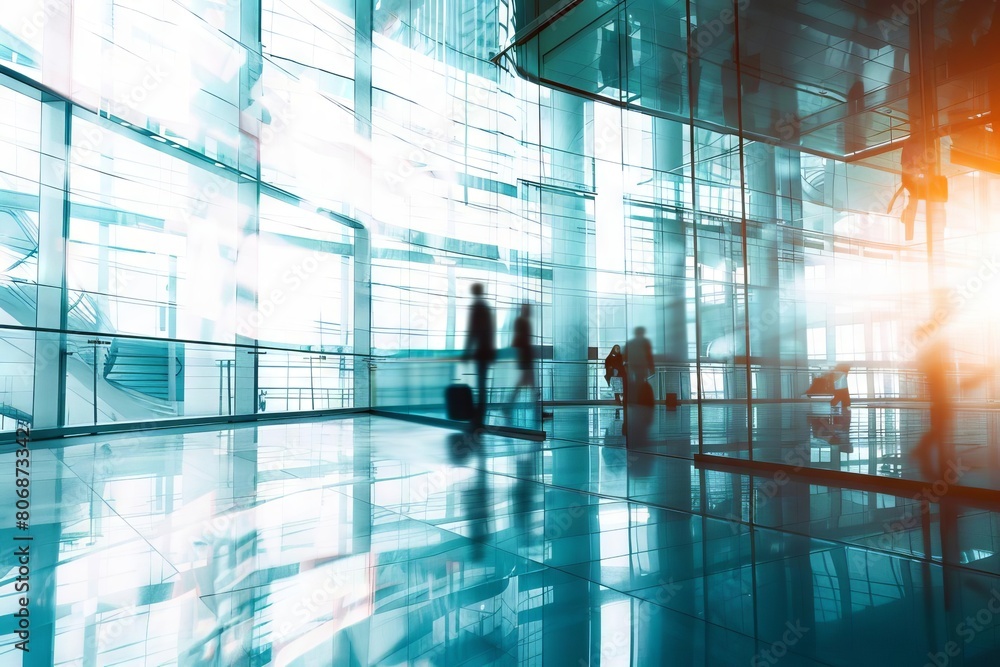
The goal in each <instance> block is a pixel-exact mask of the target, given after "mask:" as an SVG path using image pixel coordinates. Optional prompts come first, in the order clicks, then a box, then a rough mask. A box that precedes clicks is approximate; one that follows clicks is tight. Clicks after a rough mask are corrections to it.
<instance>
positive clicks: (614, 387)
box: [608, 375, 625, 394]
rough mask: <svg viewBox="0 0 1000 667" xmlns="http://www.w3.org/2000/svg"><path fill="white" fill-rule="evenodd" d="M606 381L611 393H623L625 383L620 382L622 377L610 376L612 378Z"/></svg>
mask: <svg viewBox="0 0 1000 667" xmlns="http://www.w3.org/2000/svg"><path fill="white" fill-rule="evenodd" d="M608 382H609V385H610V386H611V391H612V392H613V393H615V394H624V393H625V383H624V382H622V378H621V377H619V376H617V375H615V376H612V378H611V379H610V380H609V381H608Z"/></svg>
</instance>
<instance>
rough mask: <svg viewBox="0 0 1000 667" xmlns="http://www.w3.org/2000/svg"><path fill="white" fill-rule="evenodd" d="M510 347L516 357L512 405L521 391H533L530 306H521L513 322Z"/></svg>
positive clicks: (533, 347) (533, 349)
mask: <svg viewBox="0 0 1000 667" xmlns="http://www.w3.org/2000/svg"><path fill="white" fill-rule="evenodd" d="M510 346H511V347H512V348H514V352H515V354H516V355H517V369H518V371H519V373H518V376H517V384H516V385H514V390H513V391H511V392H510V400H509V401H508V403H511V404H513V403H514V399H515V398H517V394H518V392H520V391H521V389H527V390H528V392H529V394H530V393H531V392H532V390H533V389H535V387H536V384H535V346H534V345H533V344H532V339H531V306H530V305H529V304H527V303H523V304H521V314H520V316H518V318H517V319H516V320H514V340H512V341H511V343H510Z"/></svg>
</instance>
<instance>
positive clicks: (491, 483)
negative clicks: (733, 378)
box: [0, 405, 1000, 667]
mask: <svg viewBox="0 0 1000 667" xmlns="http://www.w3.org/2000/svg"><path fill="white" fill-rule="evenodd" d="M788 407H789V406H785V407H784V408H781V409H778V408H777V406H776V409H778V412H777V413H775V414H766V411H765V413H764V414H761V413H758V414H759V415H760V416H761V417H767V420H768V422H767V423H766V424H765V423H764V421H765V420H764V419H762V418H755V425H754V428H755V439H758V440H757V441H761V440H759V439H764V438H767V437H770V436H768V434H773V437H774V442H775V443H783V444H782V446H784V444H788V443H791V442H792V441H795V442H796V443H798V440H800V439H802V438H805V439H806V440H805V441H806V442H809V443H810V446H809V447H810V451H811V452H812V453H810V455H809V456H810V458H816V459H817V460H818V461H819V462H822V459H823V458H824V457H829V456H832V454H831V452H832V450H833V449H838V454H837V455H838V456H839V452H840V451H842V449H841V448H840V446H839V445H837V446H833V445H830V444H829V442H827V443H826V444H825V445H824V444H822V442H820V441H821V440H822V438H819V440H816V439H815V438H814V436H815V435H816V434H815V430H814V429H813V428H812V426H811V424H810V423H809V422H807V421H806V417H808V416H809V414H808V413H807V412H802V411H803V410H817V411H820V410H821V406H809V405H807V406H802V407H799V406H791V413H788V414H791V417H790V420H791V421H789V422H787V424H786V422H785V421H784V420H785V415H786V408H788ZM660 410H661V412H659V413H657V414H656V415H654V416H653V423H652V425H651V427H650V429H649V436H648V437H647V438H645V439H644V440H642V441H641V442H635V441H633V442H630V443H629V447H627V448H626V447H625V446H624V444H625V443H624V438H622V436H621V435H620V421H619V420H616V419H615V417H614V409H613V408H605V407H601V408H565V409H557V410H556V414H555V419H554V420H553V421H547V422H546V428H547V429H549V438H548V440H546V441H545V442H542V443H537V442H526V441H520V440H511V439H505V438H499V437H494V436H489V437H486V438H485V439H484V441H483V442H482V443H481V444H480V446H478V447H475V448H470V447H469V446H468V443H467V441H466V439H465V438H463V437H462V435H461V434H457V433H455V432H451V431H448V430H446V429H441V428H436V427H432V426H422V425H416V424H413V423H407V422H403V421H397V420H393V419H389V418H383V417H371V416H354V417H349V418H341V419H330V420H325V421H310V422H284V423H270V424H264V425H257V426H252V425H251V426H238V427H233V428H219V427H212V428H207V427H206V428H202V429H199V430H186V431H183V432H181V431H170V430H164V431H156V432H148V433H143V434H139V435H135V434H122V435H117V436H103V437H99V438H77V439H73V440H69V441H64V442H60V443H41V442H32V443H31V446H32V449H33V454H32V463H31V473H32V477H31V479H32V486H31V490H32V503H33V504H32V514H31V518H32V521H31V530H30V531H29V532H30V534H31V536H32V537H33V541H32V546H31V549H32V555H33V560H32V565H31V567H32V582H33V589H32V590H33V592H34V594H36V595H37V596H39V598H38V599H37V601H36V603H35V604H37V607H36V608H35V611H33V616H32V626H31V627H32V651H33V653H34V651H36V650H37V651H38V653H37V654H36V655H38V656H39V659H41V656H44V655H45V651H51V652H52V660H51V661H50V660H48V659H44V660H42V662H39V663H38V664H49V663H50V662H52V663H54V664H57V665H73V666H76V665H81V666H90V665H141V664H148V665H163V664H181V665H227V666H228V665H268V664H273V665H302V666H307V665H344V666H348V665H350V666H353V665H488V664H502V665H546V666H548V665H558V666H566V667H570V666H572V667H578V666H580V665H635V666H640V665H642V666H646V665H706V666H712V667H715V666H717V665H747V664H751V665H773V664H778V662H780V663H781V664H782V665H789V666H792V665H879V666H885V665H915V666H921V665H925V664H937V665H943V664H947V665H967V666H968V665H995V664H997V659H998V656H1000V580H998V577H997V575H998V573H1000V566H998V564H997V557H996V556H995V555H994V553H995V551H996V545H995V544H994V540H995V537H994V536H995V535H1000V529H998V524H1000V521H998V514H997V513H995V512H993V511H991V510H990V509H989V508H982V507H976V508H971V507H964V506H963V507H958V508H956V509H955V512H956V516H957V519H955V520H953V521H951V523H950V524H949V525H953V527H952V528H948V529H946V530H945V531H944V533H945V539H944V540H942V537H941V534H942V531H941V529H940V526H941V524H942V521H941V518H940V517H941V512H942V510H941V506H940V505H937V504H935V505H931V506H929V509H928V510H927V511H926V512H925V513H922V512H924V511H923V510H922V507H923V506H922V505H921V504H919V503H917V502H914V501H912V500H911V499H903V498H897V497H893V496H888V495H885V494H879V493H871V492H867V491H862V490H855V489H851V488H832V487H830V486H820V485H817V484H814V483H809V482H804V481H800V480H797V479H794V478H787V479H786V478H783V477H774V478H763V479H762V478H755V479H751V478H750V477H749V476H748V475H745V474H738V473H733V472H726V471H718V470H708V469H704V468H700V467H697V466H695V465H694V464H693V461H692V457H693V455H694V454H695V453H696V452H697V449H696V448H693V447H692V444H691V443H692V442H694V441H696V439H697V434H698V430H699V429H698V423H697V418H696V415H692V411H691V409H690V408H681V409H680V410H678V411H676V412H669V413H668V412H666V411H665V410H663V409H662V408H660ZM733 410H735V411H736V412H733ZM738 410H739V408H735V407H734V408H725V409H723V412H721V413H719V414H718V415H715V414H713V415H708V414H707V413H706V414H704V415H703V418H704V420H705V422H704V426H703V427H702V429H701V430H702V431H703V433H704V434H706V435H709V436H711V435H712V434H714V433H718V434H719V439H720V440H724V439H728V441H729V442H733V441H734V438H733V437H730V436H732V434H731V433H730V434H729V436H726V435H724V434H722V432H723V431H724V430H725V429H727V428H729V427H728V426H726V423H727V422H726V419H729V422H728V423H730V424H738V423H740V416H739V414H738ZM879 414H880V413H878V412H874V413H872V412H867V411H865V410H856V411H853V413H852V415H857V416H852V421H851V424H852V426H851V433H852V439H853V451H852V452H849V453H848V454H847V456H846V460H847V461H848V462H849V463H848V465H852V466H857V467H860V468H863V469H865V470H869V469H871V467H872V466H873V465H874V469H875V473H876V474H882V473H883V471H882V465H883V463H882V458H881V457H882V456H883V455H884V452H886V451H888V447H889V444H887V443H883V442H881V441H880V440H879V437H878V436H877V435H876V436H875V437H873V438H871V437H869V435H867V434H866V435H865V436H864V437H861V434H860V431H859V429H861V427H860V426H858V424H861V423H862V422H864V423H865V424H872V423H876V424H877V423H878V422H879V420H880V419H883V418H886V419H887V418H888V417H885V416H884V415H883V417H880V416H879ZM726 415H728V417H726ZM723 417H725V418H723ZM914 419H915V420H918V419H919V417H918V416H914ZM775 420H777V421H775ZM854 420H857V422H855V421H854ZM803 423H805V425H803ZM746 428H747V426H746V421H745V418H744V421H743V422H742V429H743V430H744V431H746ZM885 430H886V432H888V431H890V430H891V429H890V426H889V425H888V424H887V425H886V426H885ZM909 430H910V429H909V427H908V428H907V429H906V430H905V431H904V432H905V433H908V432H909ZM912 430H913V432H914V433H917V431H918V430H919V424H918V423H916V422H915V423H914V424H913V428H912ZM866 433H867V432H866ZM786 440H787V443H786ZM49 444H54V445H55V446H52V447H49V446H48V445H49ZM798 444H801V443H798ZM727 446H730V447H731V445H727ZM791 446H794V445H791ZM880 447H881V448H882V449H880ZM775 448H776V451H777V448H778V445H777V444H776V445H775ZM737 449H738V447H737ZM872 457H878V458H876V460H875V461H874V463H873V462H872V460H871V459H872ZM0 459H2V462H3V465H2V466H0V488H3V489H10V490H11V491H10V493H11V494H12V493H13V488H14V475H13V469H14V465H13V459H14V455H13V454H12V453H4V454H2V455H0ZM838 460H839V461H841V465H845V464H844V463H843V461H844V460H845V458H843V457H842V458H839V459H838ZM865 470H860V471H861V472H864V471H865ZM907 470H908V469H907V468H906V467H905V466H904V467H903V468H902V469H901V472H899V471H897V473H898V474H903V475H906V474H909V473H908V472H907ZM885 474H890V473H888V472H887V473H885ZM752 489H756V491H752ZM5 493H7V492H6V491H5ZM751 500H752V502H751ZM5 506H6V507H8V508H12V503H5ZM12 511H13V510H12V509H8V510H7V514H8V516H7V517H6V518H5V520H4V521H3V523H2V524H0V525H2V528H3V530H4V533H5V534H4V539H3V540H2V544H3V545H4V547H3V548H4V553H5V557H4V560H3V563H4V564H5V566H9V564H10V563H12V562H13V561H14V559H13V556H12V555H11V551H12V550H13V547H12V546H9V545H12V544H14V542H13V540H12V538H13V534H14V532H15V529H14V528H13V526H14V517H13V516H12V515H11V513H12ZM949 544H952V545H953V546H957V550H956V549H955V548H952V547H949ZM928 547H929V549H928ZM943 561H947V562H948V563H951V564H950V565H944V564H943ZM16 574H17V572H16V570H15V569H6V570H5V573H4V575H3V591H4V597H3V598H2V599H3V605H4V615H7V614H8V613H13V610H14V609H15V608H16V599H15V596H14V593H13V587H12V586H11V583H12V582H13V580H14V577H15V576H16ZM34 582H37V588H36V587H34ZM4 633H5V634H4V636H3V639H4V641H3V647H4V648H3V651H5V652H6V653H0V664H4V662H5V660H6V659H7V658H9V657H11V656H12V654H11V652H12V651H14V650H15V649H14V648H13V645H14V638H13V637H14V636H13V634H11V632H10V626H9V625H7V626H6V627H5V628H4ZM53 639H54V641H53ZM948 650H952V653H954V654H955V655H948V654H947V653H946V651H948ZM942 661H943V662H942Z"/></svg>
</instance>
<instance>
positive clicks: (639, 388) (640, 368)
mask: <svg viewBox="0 0 1000 667" xmlns="http://www.w3.org/2000/svg"><path fill="white" fill-rule="evenodd" d="M634 334H635V337H634V338H633V339H632V340H630V341H629V342H628V343H626V344H625V355H624V359H625V369H626V370H627V371H628V384H627V386H626V387H625V399H626V400H627V401H628V402H629V403H642V402H645V396H644V394H645V393H646V390H645V388H646V387H649V383H648V382H646V379H647V378H648V377H649V376H650V375H652V374H653V369H654V367H655V364H654V363H653V345H652V343H650V342H649V339H648V338H646V327H636V328H635V331H634Z"/></svg>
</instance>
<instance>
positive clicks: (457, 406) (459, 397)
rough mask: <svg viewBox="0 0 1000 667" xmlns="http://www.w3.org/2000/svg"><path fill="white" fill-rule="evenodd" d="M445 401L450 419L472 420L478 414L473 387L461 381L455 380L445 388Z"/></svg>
mask: <svg viewBox="0 0 1000 667" xmlns="http://www.w3.org/2000/svg"><path fill="white" fill-rule="evenodd" d="M444 403H445V408H446V409H447V413H448V419H451V420H452V421H462V422H467V421H472V418H473V417H475V416H476V407H475V404H474V403H473V402H472V387H470V386H469V385H467V384H462V383H460V382H453V383H452V384H450V385H448V388H447V389H445V390H444Z"/></svg>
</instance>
